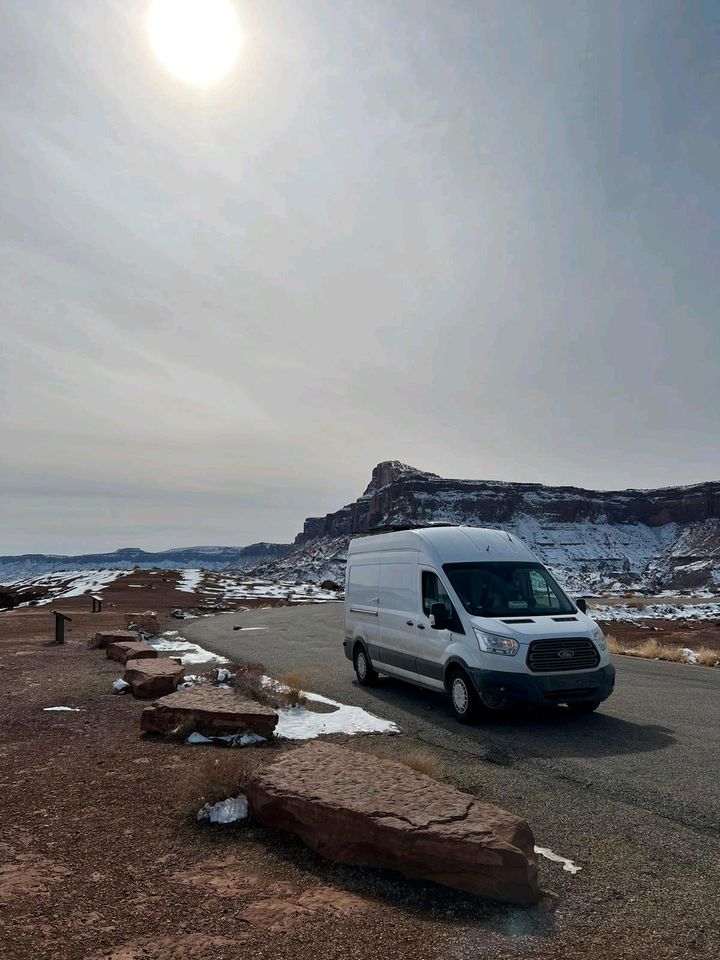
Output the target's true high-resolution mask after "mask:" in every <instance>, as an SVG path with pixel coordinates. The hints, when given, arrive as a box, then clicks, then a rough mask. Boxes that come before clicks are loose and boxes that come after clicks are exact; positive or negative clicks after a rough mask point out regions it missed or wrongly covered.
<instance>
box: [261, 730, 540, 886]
mask: <svg viewBox="0 0 720 960" xmlns="http://www.w3.org/2000/svg"><path fill="white" fill-rule="evenodd" d="M245 792H246V794H247V797H248V800H249V801H250V808H251V812H252V815H253V817H254V818H255V819H256V820H257V821H258V822H259V823H262V824H264V825H265V826H267V827H272V828H276V829H279V830H289V831H291V832H292V833H295V834H297V836H299V837H300V838H301V839H302V840H303V841H304V842H305V843H306V844H307V845H308V846H309V847H311V848H312V849H313V850H315V851H316V852H317V853H319V854H321V855H322V856H324V857H327V858H328V859H330V860H335V861H337V862H339V863H349V864H355V865H357V866H365V867H381V868H387V869H393V870H398V871H399V872H400V873H401V874H403V875H404V876H405V877H407V878H410V879H422V880H432V881H434V882H436V883H442V884H445V885H446V886H449V887H455V888H456V889H458V890H465V891H468V892H469V893H475V894H480V895H481V896H485V897H489V898H491V899H493V900H500V901H506V902H510V903H536V902H537V901H538V900H539V899H540V896H541V893H540V890H539V888H538V885H537V861H536V859H535V853H534V845H535V840H534V837H533V834H532V831H531V829H530V827H529V826H528V824H527V822H526V821H525V820H523V819H521V818H520V817H517V816H515V815H514V814H512V813H508V812H507V811H506V810H502V809H501V808H500V807H496V806H493V805H492V804H489V803H482V802H481V801H479V800H477V799H476V798H475V797H472V796H470V795H469V794H465V793H461V792H460V791H459V790H456V789H455V788H454V787H452V786H450V785H448V784H445V783H439V782H438V781H436V780H433V779H432V778H431V777H427V776H425V775H424V774H420V773H417V772H416V771H414V770H411V769H410V768H409V767H406V766H405V765H404V764H401V763H396V762H395V761H392V760H385V759H380V758H378V757H374V756H372V755H370V754H366V753H362V752H360V751H355V750H348V749H346V748H344V747H339V746H337V745H335V744H328V743H311V744H308V745H307V746H304V747H300V748H299V749H297V750H293V751H292V752H290V753H288V754H287V755H285V756H284V757H282V758H281V759H280V760H278V761H276V762H275V763H272V764H270V765H268V766H265V767H262V768H260V769H259V770H257V771H255V773H253V774H252V776H251V777H250V779H249V782H248V783H247V785H246V787H245Z"/></svg>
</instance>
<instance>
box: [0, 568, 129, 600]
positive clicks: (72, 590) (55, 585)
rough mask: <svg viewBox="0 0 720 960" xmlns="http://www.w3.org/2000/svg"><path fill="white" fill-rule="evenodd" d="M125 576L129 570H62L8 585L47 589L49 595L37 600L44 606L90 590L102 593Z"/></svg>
mask: <svg viewBox="0 0 720 960" xmlns="http://www.w3.org/2000/svg"><path fill="white" fill-rule="evenodd" d="M124 576H127V570H62V571H60V572H58V573H46V574H43V575H41V576H39V577H28V578H26V579H24V580H11V581H10V582H9V584H8V586H12V587H14V588H15V589H38V590H42V589H44V590H46V591H47V593H48V596H46V597H45V598H44V599H42V600H38V601H37V606H44V605H45V604H48V603H53V602H54V601H56V600H67V599H69V598H71V597H81V596H82V595H83V594H85V593H88V592H91V593H100V592H101V591H102V590H103V589H104V588H105V587H107V586H108V585H109V584H111V583H112V582H113V581H114V580H117V579H118V577H124ZM21 606H26V604H21Z"/></svg>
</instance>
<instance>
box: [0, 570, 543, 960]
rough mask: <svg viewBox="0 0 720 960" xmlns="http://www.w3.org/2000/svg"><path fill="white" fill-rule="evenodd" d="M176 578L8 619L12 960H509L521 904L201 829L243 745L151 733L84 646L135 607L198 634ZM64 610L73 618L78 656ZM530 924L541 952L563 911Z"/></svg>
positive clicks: (3, 905)
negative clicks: (215, 776)
mask: <svg viewBox="0 0 720 960" xmlns="http://www.w3.org/2000/svg"><path fill="white" fill-rule="evenodd" d="M176 582H177V576H176V575H175V574H174V573H167V572H164V573H163V574H162V576H161V575H156V576H154V577H152V576H150V577H149V576H148V575H147V573H142V574H138V573H132V574H128V576H127V577H125V578H123V579H120V580H118V581H116V582H115V583H113V584H112V585H111V586H109V587H107V588H105V589H104V591H103V597H104V606H103V612H102V613H101V614H92V613H91V612H90V609H89V608H90V600H89V597H87V596H86V597H78V598H74V599H72V600H65V601H58V602H56V603H55V604H50V605H47V606H43V607H35V608H32V607H30V608H23V609H20V610H14V611H8V612H5V613H2V614H0V677H1V678H2V679H1V683H2V688H1V689H0V710H1V713H2V716H1V717H0V721H1V726H0V809H2V813H3V824H4V827H5V829H4V831H3V834H2V837H1V839H0V956H2V957H3V960H100V958H105V960H141V958H142V960H172V958H183V960H239V958H245V957H254V958H258V960H264V958H267V960H283V958H286V957H288V958H289V957H292V958H293V960H297V957H298V956H308V955H311V956H313V957H314V958H325V957H327V958H331V957H332V958H335V957H338V958H339V957H344V958H345V957H347V958H350V957H367V958H370V957H381V956H388V955H390V954H392V955H394V956H395V957H399V958H404V957H408V958H410V957H412V958H413V960H421V958H434V957H447V956H449V955H452V956H455V957H460V956H470V955H473V956H475V955H476V948H477V947H478V945H481V952H482V953H483V955H485V956H505V955H507V954H506V953H505V951H504V949H503V947H504V946H506V945H507V940H506V938H505V937H504V936H503V935H502V934H501V933H500V932H498V931H499V930H500V928H503V927H506V926H507V923H508V922H509V917H510V913H509V912H508V911H511V910H512V909H513V908H509V907H503V906H502V905H497V904H490V903H486V902H483V901H478V900H475V899H473V898H471V897H467V896H464V895H461V894H455V893H454V892H451V891H443V890H441V889H439V888H436V887H433V886H431V885H422V884H415V885H413V884H407V883H405V882H404V881H401V880H399V879H397V878H395V877H394V876H392V875H390V876H385V875H383V874H379V875H378V874H374V873H372V872H368V871H361V870H352V869H349V868H343V867H339V866H337V865H333V864H330V863H327V862H325V861H322V860H320V859H319V858H318V857H316V856H315V855H314V854H312V853H311V852H310V851H308V850H306V849H305V848H304V847H303V846H302V845H301V844H300V843H299V842H298V841H297V840H295V839H294V838H292V837H289V836H284V835H277V834H273V833H270V832H266V831H264V830H263V829H262V828H260V827H258V826H253V825H250V826H237V827H225V828H213V827H199V826H198V825H197V824H196V823H195V822H194V819H193V817H192V815H191V814H189V811H194V810H196V809H197V807H198V806H199V803H197V802H195V805H194V806H193V804H192V802H191V801H192V800H193V797H192V795H191V793H190V792H189V790H190V787H189V784H191V783H192V773H193V771H194V770H196V768H197V766H198V765H199V764H200V763H201V762H204V761H206V760H207V758H208V756H211V757H212V756H216V757H217V760H218V763H220V764H222V763H223V762H224V759H223V758H224V757H233V756H234V755H236V753H237V752H236V751H228V750H221V749H216V748H203V747H190V746H187V745H184V744H181V743H176V742H172V741H170V740H167V739H162V738H150V737H143V736H141V735H140V713H141V711H142V709H143V708H144V706H146V704H145V703H143V702H141V701H135V700H133V699H132V698H131V697H129V696H117V695H114V694H113V692H112V682H113V681H114V680H115V679H116V678H117V677H118V676H120V675H121V673H122V667H120V666H119V664H117V663H114V662H112V661H108V660H107V659H106V658H105V654H104V652H103V651H99V650H93V649H89V648H88V647H87V645H86V641H87V639H88V637H89V636H90V635H91V634H92V633H94V632H95V631H97V630H99V629H112V628H117V627H122V626H124V622H125V614H126V613H127V612H130V611H137V610H144V609H154V610H157V611H158V613H159V615H160V617H161V618H162V619H164V628H165V629H167V628H168V627H170V626H172V627H175V628H179V629H180V630H182V623H181V621H178V620H169V619H167V615H168V613H169V611H170V610H171V609H173V608H175V607H188V606H189V605H190V604H192V602H193V600H194V598H193V597H192V595H189V594H187V593H179V592H178V591H177V590H176V589H175V584H176ZM133 583H135V584H138V583H142V584H149V585H148V586H147V587H146V588H145V589H138V588H137V587H131V585H132V584H133ZM258 603H260V604H261V605H262V604H264V601H259V602H258ZM243 605H245V606H249V605H251V602H243ZM51 607H52V608H53V609H59V610H61V611H63V612H65V613H67V614H68V615H69V616H71V617H72V618H73V619H72V623H69V624H68V625H67V626H68V628H69V632H68V633H67V636H66V643H65V645H64V646H56V645H54V644H53V643H52V642H51V641H52V639H53V636H54V633H53V617H52V616H51V615H50V609H51ZM193 669H194V670H195V669H196V668H193ZM51 706H68V707H78V708H80V709H79V712H66V713H46V712H43V708H44V707H51ZM278 749H280V748H279V747H277V746H276V745H267V746H264V747H258V748H252V753H253V754H255V755H256V756H257V758H258V759H260V760H261V761H262V759H264V758H267V759H272V758H273V757H274V756H276V755H277V750H278ZM209 751H212V752H209ZM438 911H440V916H441V917H443V918H444V919H443V920H441V922H440V923H438V922H437V921H438ZM523 917H524V918H523V921H522V922H523V924H524V926H525V927H526V928H527V929H528V931H530V930H531V929H532V930H534V931H535V932H536V933H540V934H541V937H540V942H542V940H543V939H544V937H543V936H542V934H543V933H545V932H546V927H548V926H549V925H551V923H552V921H551V919H550V914H549V913H548V911H538V912H534V911H529V912H526V913H524V915H523ZM450 919H452V922H448V920H450ZM526 944H527V941H526ZM548 946H549V944H548ZM466 950H469V953H467V952H466ZM514 952H515V951H514V950H513V954H514ZM547 955H549V954H546V953H544V952H542V951H540V952H538V951H536V952H535V953H534V956H547Z"/></svg>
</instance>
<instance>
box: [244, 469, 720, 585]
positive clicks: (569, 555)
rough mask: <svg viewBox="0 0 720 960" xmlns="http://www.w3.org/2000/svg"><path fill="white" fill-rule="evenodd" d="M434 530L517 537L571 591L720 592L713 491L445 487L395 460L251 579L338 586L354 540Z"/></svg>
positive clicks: (709, 486) (718, 504)
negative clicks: (438, 526) (439, 526)
mask: <svg viewBox="0 0 720 960" xmlns="http://www.w3.org/2000/svg"><path fill="white" fill-rule="evenodd" d="M437 521H444V522H448V523H457V524H466V525H468V526H484V527H493V528H499V529H503V530H507V531H509V532H510V533H514V534H516V535H517V536H518V537H520V538H521V539H522V540H524V541H525V542H526V543H527V544H528V546H529V547H530V549H531V550H533V551H534V552H535V553H536V554H537V555H538V557H539V558H540V559H541V560H542V561H543V562H544V563H546V564H547V565H548V566H549V567H551V568H552V569H553V570H554V571H555V572H556V574H557V576H558V577H559V579H560V580H561V581H562V582H563V583H564V584H565V585H566V586H567V587H568V588H569V589H572V590H576V591H577V590H582V591H587V592H598V591H603V590H622V589H638V590H646V591H657V590H661V589H667V588H674V589H691V590H694V589H700V588H710V589H711V590H715V589H720V483H703V484H697V485H695V486H689V487H664V488H659V489H656V490H621V491H598V490H583V489H580V488H578V487H546V486H543V485H542V484H535V483H504V482H500V481H485V480H448V479H444V478H442V477H438V476H437V475H435V474H430V473H425V472H423V471H420V470H415V469H414V468H412V467H409V466H407V465H406V464H401V463H398V462H397V461H387V462H385V463H381V464H378V466H377V467H376V468H375V469H374V470H373V476H372V479H371V481H370V484H369V485H368V487H367V489H366V490H365V493H364V494H363V495H362V496H361V497H359V498H358V500H356V501H355V502H354V503H351V504H348V505H347V506H345V507H343V508H342V509H340V510H338V511H336V512H335V513H330V514H327V515H326V516H325V517H311V518H309V519H308V520H306V521H305V525H304V529H303V531H302V533H300V534H299V535H298V536H297V537H296V540H295V546H294V548H293V549H292V550H291V551H290V553H288V554H287V555H286V556H284V557H281V558H277V559H275V560H272V561H270V562H268V563H266V564H263V565H262V566H261V567H259V568H258V569H257V570H256V571H255V572H256V573H258V574H260V575H262V576H267V577H272V578H274V579H277V578H283V579H297V580H303V581H309V582H315V583H318V582H320V581H322V580H325V579H330V580H336V581H339V582H342V578H343V576H344V568H345V560H346V556H347V549H348V544H349V543H350V540H351V539H352V537H353V536H354V535H357V534H363V533H367V532H368V531H370V530H374V529H377V528H382V527H389V528H392V527H395V526H413V525H422V524H426V523H429V522H437Z"/></svg>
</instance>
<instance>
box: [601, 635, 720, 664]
mask: <svg viewBox="0 0 720 960" xmlns="http://www.w3.org/2000/svg"><path fill="white" fill-rule="evenodd" d="M605 639H606V640H607V644H608V649H609V651H610V653H615V654H622V655H623V656H626V657H642V658H643V659H645V660H669V661H671V662H675V663H686V662H687V661H685V660H684V659H683V655H682V651H683V647H682V646H672V645H671V644H669V643H660V641H659V640H657V639H656V638H655V637H648V639H647V640H643V642H642V643H641V644H640V645H639V646H624V645H622V644H621V643H620V642H619V641H618V640H617V639H616V638H615V637H614V636H612V634H609V635H608V636H606V637H605ZM695 653H696V654H697V657H698V661H699V663H701V664H703V665H704V666H706V667H714V666H715V664H716V663H717V662H718V660H720V653H718V651H717V650H713V649H712V648H711V647H699V648H698V649H697V650H695Z"/></svg>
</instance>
